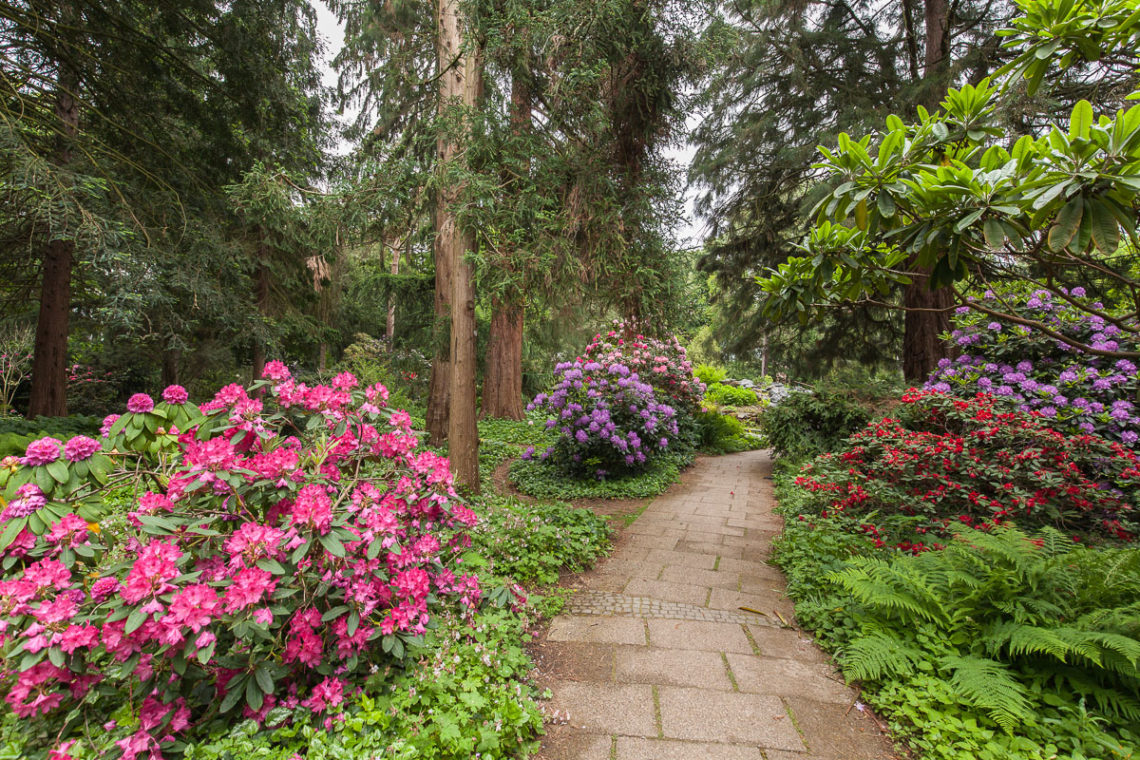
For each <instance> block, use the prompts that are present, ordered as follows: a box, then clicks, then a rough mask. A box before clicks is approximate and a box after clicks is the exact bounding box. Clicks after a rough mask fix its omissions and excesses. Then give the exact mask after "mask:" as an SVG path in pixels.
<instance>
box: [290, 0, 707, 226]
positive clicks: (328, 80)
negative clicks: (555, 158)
mask: <svg viewBox="0 0 1140 760" xmlns="http://www.w3.org/2000/svg"><path fill="white" fill-rule="evenodd" d="M313 5H314V7H315V8H316V10H317V27H318V29H319V31H320V34H321V36H322V37H323V38H324V40H325V43H326V50H325V60H324V61H323V62H322V67H323V69H324V82H325V84H326V85H327V86H329V87H335V86H336V72H335V71H333V69H332V66H331V65H330V61H332V59H333V58H334V57H335V56H336V54H337V52H338V51H339V50H340V48H341V46H342V45H343V44H344V28H343V26H342V25H341V23H340V22H339V21H338V20H337V18H336V16H335V15H334V14H333V12H332V11H330V10H329V8H328V6H327V5H325V3H324V2H323V0H314V3H313ZM690 126H692V125H691V124H690ZM349 148H350V146H349V145H347V144H342V145H341V148H340V150H341V151H342V152H347V151H348V150H349ZM694 150H695V149H694V148H693V147H692V146H691V145H689V144H688V143H685V144H684V145H682V146H680V147H676V148H670V149H669V150H667V151H666V153H665V155H666V156H668V157H669V159H670V160H672V161H676V162H677V163H678V164H679V165H680V166H681V167H682V168H684V169H687V168H688V166H689V162H690V161H691V160H692V158H693V152H694ZM694 197H695V195H694V193H693V191H692V190H689V191H687V192H686V193H685V203H684V208H683V218H682V219H681V220H680V224H679V225H678V228H677V244H678V245H679V246H681V247H683V248H691V247H693V246H698V245H700V244H701V239H702V237H703V233H702V227H703V225H702V224H701V223H700V221H699V220H697V218H696V215H695V214H694V213H693V200H694Z"/></svg>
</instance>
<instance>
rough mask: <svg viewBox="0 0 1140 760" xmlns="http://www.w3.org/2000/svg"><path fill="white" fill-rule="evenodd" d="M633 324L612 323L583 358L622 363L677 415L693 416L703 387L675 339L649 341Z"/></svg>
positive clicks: (584, 353)
mask: <svg viewBox="0 0 1140 760" xmlns="http://www.w3.org/2000/svg"><path fill="white" fill-rule="evenodd" d="M639 329H640V326H639V325H638V324H637V323H634V322H625V321H619V320H615V321H614V323H613V325H612V326H611V329H610V330H609V331H607V332H606V334H605V335H602V334H601V333H599V334H597V335H595V336H594V340H593V341H592V342H591V343H590V344H589V345H588V346H586V349H585V350H584V351H583V352H582V356H583V358H585V359H586V360H593V361H595V362H597V363H600V364H603V365H607V366H608V365H612V364H621V365H623V366H625V367H628V368H629V370H630V372H632V373H636V374H637V375H638V377H639V378H641V381H642V382H644V383H648V384H649V385H651V386H652V387H653V388H654V390H655V392H656V395H657V397H658V399H660V400H661V401H664V402H666V403H668V404H669V405H670V406H672V407H673V408H674V409H675V410H676V411H677V412H678V413H679V414H681V415H688V414H693V413H695V412H696V411H697V410H698V409H699V408H700V406H701V398H702V397H703V396H704V393H705V384H704V383H703V382H701V381H700V380H699V379H698V378H697V377H696V375H695V374H694V373H693V365H692V363H691V362H690V361H689V358H688V355H687V354H686V352H685V347H684V346H682V345H681V342H680V341H679V340H677V336H675V335H674V336H670V337H669V338H668V339H665V340H662V339H660V338H650V337H647V336H645V335H642V334H641V333H640V332H639Z"/></svg>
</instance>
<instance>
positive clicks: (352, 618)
mask: <svg viewBox="0 0 1140 760" xmlns="http://www.w3.org/2000/svg"><path fill="white" fill-rule="evenodd" d="M359 627H360V613H359V612H357V611H356V610H353V611H352V612H350V613H349V614H348V623H347V625H346V626H345V630H346V631H347V632H348V635H349V636H351V635H352V634H354V633H356V629H357V628H359Z"/></svg>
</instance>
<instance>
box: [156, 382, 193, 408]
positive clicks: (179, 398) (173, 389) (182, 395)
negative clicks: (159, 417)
mask: <svg viewBox="0 0 1140 760" xmlns="http://www.w3.org/2000/svg"><path fill="white" fill-rule="evenodd" d="M189 398H190V394H189V393H187V392H186V389H185V388H183V387H182V386H181V385H168V386H167V387H166V390H164V391H163V392H162V400H163V401H165V402H166V403H168V404H173V405H175V406H181V405H182V404H185V403H186V402H187V401H188V400H189Z"/></svg>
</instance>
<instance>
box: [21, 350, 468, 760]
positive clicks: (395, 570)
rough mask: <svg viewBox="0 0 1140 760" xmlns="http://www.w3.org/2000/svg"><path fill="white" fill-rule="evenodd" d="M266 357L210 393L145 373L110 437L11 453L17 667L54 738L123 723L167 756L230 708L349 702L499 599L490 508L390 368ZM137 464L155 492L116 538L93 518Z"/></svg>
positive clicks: (256, 712)
mask: <svg viewBox="0 0 1140 760" xmlns="http://www.w3.org/2000/svg"><path fill="white" fill-rule="evenodd" d="M265 377H266V380H264V381H261V382H258V383H256V384H254V386H252V387H251V388H250V389H249V390H248V391H247V390H246V389H244V388H242V387H240V386H237V385H231V386H228V387H226V388H223V389H222V390H221V391H219V392H218V394H217V396H216V397H215V398H214V399H213V400H212V401H210V402H209V403H207V404H203V405H202V406H201V408H200V409H199V408H196V407H194V406H193V405H191V404H188V403H187V399H186V394H185V391H183V390H182V389H181V388H178V387H172V388H169V389H167V391H166V393H165V394H164V400H163V401H162V402H161V403H159V404H157V405H156V404H155V403H154V401H153V400H152V399H151V398H150V397H149V396H146V395H145V394H136V395H135V396H133V397H132V398H131V399H130V402H129V403H128V408H129V409H130V410H131V411H130V413H128V414H126V415H123V416H122V417H117V418H115V417H112V418H108V420H107V422H106V423H105V425H104V438H103V440H102V441H96V440H94V439H91V438H83V437H80V438H73V439H72V440H71V441H69V442H68V444H67V445H66V446H62V445H61V444H60V443H59V442H58V441H55V440H53V439H50V438H47V439H41V440H39V441H36V442H34V443H32V444H31V445H29V446H28V450H27V453H26V455H25V456H24V457H23V458H20V459H17V458H15V457H10V458H8V459H7V460H5V461H4V463H3V464H4V467H3V471H2V473H0V488H3V489H4V490H3V494H4V501H5V505H6V506H5V507H4V509H3V513H2V514H0V521H2V522H3V526H2V530H0V547H2V548H0V554H2V556H3V560H2V567H3V569H4V575H3V580H0V614H2V618H0V644H2V647H3V650H2V651H3V680H2V682H0V683H2V690H3V693H4V695H5V697H4V698H5V701H6V702H7V704H8V705H9V707H10V708H11V710H13V711H14V712H15V713H16V714H17V715H19V716H21V717H26V718H34V719H35V720H36V721H37V725H38V726H40V727H44V726H47V727H48V729H47V733H46V735H49V736H51V737H52V741H53V743H56V744H58V745H59V746H62V747H70V746H72V745H73V744H74V742H75V741H80V742H83V741H84V738H85V737H87V738H88V739H89V734H88V733H87V732H90V731H92V730H97V729H98V727H100V726H102V727H103V728H104V729H105V730H106V731H111V732H115V733H117V734H118V735H119V736H120V738H119V739H118V740H117V741H116V744H117V745H118V747H119V748H120V749H121V750H122V757H124V758H127V760H133V758H136V757H139V756H143V757H149V758H157V757H160V756H161V754H162V752H163V751H164V750H165V749H167V748H170V747H177V746H178V744H177V737H178V736H179V735H181V734H183V733H184V732H186V731H187V729H189V728H191V727H192V726H195V725H199V724H204V723H207V722H209V721H210V720H212V719H213V718H215V717H218V716H222V715H227V714H232V715H235V716H236V715H239V714H241V715H245V716H249V717H254V718H255V719H257V720H259V721H260V720H262V719H264V717H265V716H266V714H267V713H268V712H269V711H270V710H271V709H274V708H275V707H278V708H286V709H295V708H298V707H303V708H308V709H309V710H311V711H312V712H313V713H327V714H328V715H330V716H332V715H335V714H336V713H338V712H339V710H338V706H339V705H340V704H341V703H342V702H343V700H344V699H345V697H346V696H347V695H348V694H350V693H351V692H352V690H354V689H356V688H359V684H360V683H361V682H362V681H363V679H364V678H365V677H366V676H367V675H368V674H369V673H370V672H372V671H374V670H375V669H376V667H377V665H379V664H381V663H383V662H384V661H386V660H391V659H393V658H396V659H398V658H401V657H402V656H403V653H404V643H405V642H406V641H408V640H410V639H413V638H414V637H416V636H417V635H418V634H420V633H422V632H423V631H424V630H425V627H426V626H428V625H429V623H430V620H431V614H432V610H433V608H435V607H437V606H438V605H441V604H444V603H449V604H456V603H458V604H459V605H461V606H466V607H470V606H473V605H474V604H475V603H476V601H477V600H478V598H479V596H480V589H479V583H478V580H477V578H475V577H474V576H471V575H464V574H462V573H461V572H460V570H459V568H458V565H457V563H458V556H459V554H460V553H461V552H462V551H463V550H464V549H465V547H466V546H468V544H469V539H468V537H467V535H466V532H465V531H466V528H468V527H470V526H471V525H473V524H474V522H475V515H474V513H472V512H471V511H470V510H468V509H467V508H466V507H464V506H463V505H461V504H460V503H459V502H458V500H457V499H456V496H455V492H454V490H453V488H452V479H451V474H450V473H449V471H448V463H447V460H446V459H443V458H440V457H438V456H436V455H435V454H433V453H431V452H428V451H421V450H418V449H417V445H418V441H417V440H416V438H415V436H414V435H413V434H412V432H411V429H410V419H409V417H408V415H407V413H406V412H402V411H397V412H392V411H390V410H388V409H386V408H385V402H386V399H387V391H386V390H385V389H384V387H383V386H381V385H375V386H372V387H369V388H367V389H360V388H358V387H357V386H358V383H357V381H356V379H355V378H354V377H353V376H352V375H351V374H349V373H344V374H342V375H339V376H338V377H337V378H336V379H335V380H333V382H332V384H331V385H328V386H324V385H318V386H314V387H306V386H305V385H303V384H299V383H296V382H294V381H293V380H292V379H291V378H290V376H289V372H288V370H287V369H286V368H285V367H284V365H282V364H281V363H280V362H271V363H270V364H269V365H268V366H267V367H266V373H265ZM124 482H128V483H133V484H135V485H136V487H138V488H139V490H140V491H143V490H145V492H144V493H142V495H141V496H140V497H139V498H138V500H137V508H136V509H135V510H133V511H131V512H130V514H129V515H128V519H129V520H130V522H131V524H132V525H134V526H135V530H134V531H133V532H131V534H130V535H128V536H127V537H125V540H123V541H121V542H119V543H118V544H117V545H111V542H108V541H105V540H103V539H102V538H101V537H100V530H99V526H98V525H96V524H94V523H92V522H90V521H91V520H92V518H93V517H95V516H96V514H95V510H97V509H98V503H99V501H100V499H101V497H102V495H103V494H104V492H105V491H106V489H108V488H112V487H116V485H117V484H121V483H124ZM146 489H149V490H146ZM112 716H113V717H114V719H111V718H112ZM61 756H62V755H61Z"/></svg>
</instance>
